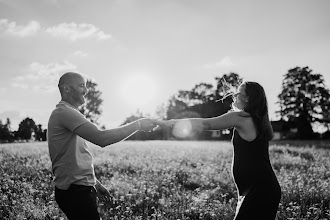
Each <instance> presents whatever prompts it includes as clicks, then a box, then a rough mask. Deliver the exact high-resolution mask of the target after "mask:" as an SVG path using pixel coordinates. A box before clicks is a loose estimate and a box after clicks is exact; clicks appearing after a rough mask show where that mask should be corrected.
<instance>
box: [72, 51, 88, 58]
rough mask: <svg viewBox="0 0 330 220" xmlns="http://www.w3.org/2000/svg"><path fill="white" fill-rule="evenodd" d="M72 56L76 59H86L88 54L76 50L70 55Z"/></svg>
mask: <svg viewBox="0 0 330 220" xmlns="http://www.w3.org/2000/svg"><path fill="white" fill-rule="evenodd" d="M72 56H77V57H87V56H88V54H87V53H85V52H83V51H81V50H77V51H75V52H74V53H72Z"/></svg>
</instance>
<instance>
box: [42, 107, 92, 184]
mask: <svg viewBox="0 0 330 220" xmlns="http://www.w3.org/2000/svg"><path fill="white" fill-rule="evenodd" d="M84 123H88V120H87V119H86V118H85V116H84V115H83V114H81V113H80V112H79V111H78V110H77V109H76V108H74V107H73V106H71V105H70V104H68V103H66V102H64V101H61V102H60V103H59V104H57V105H56V108H55V109H54V110H53V112H52V114H51V116H50V118H49V121H48V131H47V140H48V149H49V154H50V158H51V161H52V171H53V174H54V176H55V178H54V184H55V186H56V187H57V188H59V189H64V190H66V189H68V188H69V186H70V185H71V184H78V185H86V186H94V185H95V183H96V178H95V173H94V167H93V157H92V154H91V153H90V152H89V150H88V145H87V143H86V141H85V140H84V139H83V138H81V137H80V136H78V135H76V134H75V133H74V132H73V131H74V130H75V129H76V128H78V127H79V126H81V125H82V124H84Z"/></svg>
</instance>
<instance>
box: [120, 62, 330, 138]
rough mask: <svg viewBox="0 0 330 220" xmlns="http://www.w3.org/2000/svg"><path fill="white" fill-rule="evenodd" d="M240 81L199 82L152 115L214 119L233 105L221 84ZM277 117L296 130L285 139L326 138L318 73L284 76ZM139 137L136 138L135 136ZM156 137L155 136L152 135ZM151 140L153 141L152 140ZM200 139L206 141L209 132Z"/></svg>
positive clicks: (324, 91)
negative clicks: (318, 130)
mask: <svg viewBox="0 0 330 220" xmlns="http://www.w3.org/2000/svg"><path fill="white" fill-rule="evenodd" d="M243 80H244V79H243V78H242V77H240V76H239V74H237V73H233V72H231V73H228V74H224V75H223V76H221V77H215V86H214V85H213V84H209V83H204V82H202V83H199V84H197V85H195V86H194V87H193V88H192V89H191V90H179V91H178V92H177V93H176V94H174V95H173V96H171V98H170V99H169V100H168V102H167V104H163V105H161V106H160V107H159V108H158V110H157V112H156V114H157V116H158V117H159V118H160V119H164V120H169V119H179V118H193V117H202V118H207V117H215V116H219V115H222V114H224V113H226V112H228V111H229V110H230V109H231V103H232V102H233V100H232V98H231V97H230V96H227V97H226V92H225V91H224V90H223V88H224V86H226V85H224V83H223V82H224V81H225V82H227V83H228V84H229V85H230V87H233V88H235V87H238V85H239V84H240V83H241V82H242V81H243ZM277 98H278V100H277V103H276V104H277V105H278V107H279V110H278V111H276V112H275V113H276V115H277V116H279V118H280V120H279V122H281V124H282V127H281V129H282V130H283V131H288V130H290V129H294V130H297V131H296V132H295V133H293V134H290V135H287V136H286V138H287V139H316V138H330V91H329V89H328V88H327V87H326V85H325V82H324V78H323V75H322V74H318V73H317V74H315V73H313V71H312V70H311V69H310V68H309V67H307V66H306V67H295V68H292V69H289V70H288V72H287V73H286V74H284V77H283V81H282V85H281V92H280V94H278V96H277ZM140 117H143V115H142V114H141V113H138V114H135V115H132V116H130V117H128V118H127V119H126V120H125V121H124V123H123V124H126V123H129V122H131V121H134V120H136V119H138V118H140ZM313 126H314V127H316V128H318V127H319V128H320V127H322V128H323V129H324V130H326V131H325V132H324V133H322V134H320V133H317V132H314V130H313ZM224 134H225V135H223V137H225V138H228V139H229V138H231V130H230V131H225V132H224ZM138 135H140V137H139V136H138ZM148 135H149V136H150V135H151V136H152V135H153V136H154V135H155V134H136V135H135V137H134V136H133V137H132V138H133V139H134V138H136V139H141V138H143V137H144V136H147V137H146V139H148V138H150V137H148ZM156 135H157V134H156ZM153 136H152V137H151V138H154V137H153ZM201 138H205V139H209V138H210V132H206V133H204V134H203V136H202V137H201Z"/></svg>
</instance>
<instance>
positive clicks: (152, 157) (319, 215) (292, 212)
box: [0, 141, 330, 220]
mask: <svg viewBox="0 0 330 220" xmlns="http://www.w3.org/2000/svg"><path fill="white" fill-rule="evenodd" d="M306 143H307V142H301V143H300V145H299V144H296V145H294V144H287V143H285V142H284V143H282V142H273V143H272V146H271V147H270V157H271V162H272V165H273V167H274V170H275V173H276V175H277V177H278V180H279V182H280V185H281V187H282V199H281V204H280V207H279V210H278V215H277V219H278V220H280V219H281V220H282V219H283V220H284V219H330V169H329V168H330V160H329V158H330V157H329V156H330V155H329V154H330V143H326V142H322V144H321V146H319V145H318V143H316V142H315V143H314V144H307V145H306ZM298 146H300V147H298ZM327 147H329V148H328V149H327ZM91 151H92V153H93V155H94V165H95V172H96V175H97V178H98V179H99V180H100V181H101V182H102V183H103V184H104V185H105V186H107V187H108V188H109V190H110V191H111V193H112V195H113V199H111V200H105V199H102V198H100V199H99V211H100V213H101V215H102V218H103V219H159V220H162V219H181V220H183V219H187V220H188V219H191V220H192V219H206V220H207V219H224V220H227V219H233V217H234V213H235V208H236V202H237V200H236V196H237V194H236V188H235V185H234V182H233V180H232V176H231V172H230V169H231V159H232V146H231V143H230V142H194V141H145V142H130V141H126V142H121V143H118V144H115V145H112V146H108V147H106V148H103V149H102V148H99V147H97V146H94V145H92V144H91ZM50 166H51V165H50V159H49V156H48V149H47V145H46V143H26V144H5V145H0V172H1V176H2V178H1V179H0V193H1V197H0V219H65V216H64V214H63V213H62V212H61V211H59V209H58V207H57V204H56V202H55V201H54V192H53V185H52V174H51V170H50Z"/></svg>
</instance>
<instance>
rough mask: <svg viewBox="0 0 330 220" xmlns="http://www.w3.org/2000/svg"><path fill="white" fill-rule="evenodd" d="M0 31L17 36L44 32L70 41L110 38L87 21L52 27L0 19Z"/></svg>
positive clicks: (37, 23)
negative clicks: (19, 23)
mask: <svg viewBox="0 0 330 220" xmlns="http://www.w3.org/2000/svg"><path fill="white" fill-rule="evenodd" d="M0 32H3V33H7V34H11V35H14V36H18V37H27V36H32V35H36V34H38V32H46V33H47V34H49V35H51V36H53V37H62V38H68V39H70V40H72V41H76V40H80V39H86V38H95V39H98V40H106V39H110V38H111V35H110V34H106V33H105V32H104V31H102V30H101V29H100V28H98V27H96V26H95V25H93V24H87V23H80V24H76V23H73V22H72V23H61V24H58V25H55V26H52V27H44V28H43V27H41V25H40V23H39V22H38V21H30V22H29V23H27V24H26V25H18V24H17V23H16V22H15V21H9V20H8V19H0Z"/></svg>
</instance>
